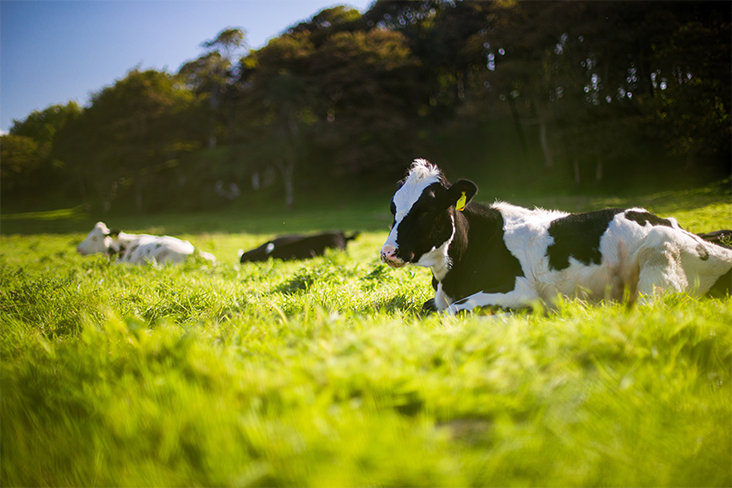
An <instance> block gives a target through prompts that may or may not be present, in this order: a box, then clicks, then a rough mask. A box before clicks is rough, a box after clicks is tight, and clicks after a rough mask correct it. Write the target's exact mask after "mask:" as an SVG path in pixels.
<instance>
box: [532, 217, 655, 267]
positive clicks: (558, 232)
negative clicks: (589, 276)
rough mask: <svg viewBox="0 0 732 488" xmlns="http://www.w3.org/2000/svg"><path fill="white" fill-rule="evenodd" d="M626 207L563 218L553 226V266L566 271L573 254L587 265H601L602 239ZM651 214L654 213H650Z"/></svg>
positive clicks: (549, 250)
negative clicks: (611, 223)
mask: <svg viewBox="0 0 732 488" xmlns="http://www.w3.org/2000/svg"><path fill="white" fill-rule="evenodd" d="M624 211H625V210H624V209H622V208H607V209H604V210H595V211H593V212H586V213H580V214H571V215H568V216H566V217H562V218H559V219H557V220H555V221H554V222H552V223H551V224H550V225H549V235H550V236H552V237H553V238H554V242H553V243H552V244H551V245H550V246H549V247H548V248H547V250H546V255H547V257H548V258H549V267H550V268H551V269H555V270H562V269H566V268H568V267H569V258H570V256H571V257H573V258H575V259H576V260H577V261H579V262H581V263H583V264H584V265H586V266H589V265H590V264H600V263H601V262H602V254H601V253H600V238H601V237H602V235H603V234H604V233H605V231H606V230H607V228H608V226H609V225H610V222H612V220H613V219H614V218H615V216H616V215H617V214H619V213H622V212H624ZM649 215H650V214H649Z"/></svg>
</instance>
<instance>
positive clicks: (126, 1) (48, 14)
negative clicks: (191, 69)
mask: <svg viewBox="0 0 732 488" xmlns="http://www.w3.org/2000/svg"><path fill="white" fill-rule="evenodd" d="M372 1H373V0H344V1H341V2H339V1H337V0H75V1H65V0H43V1H31V0H2V1H0V130H1V131H2V133H6V132H7V131H8V130H9V129H10V127H11V126H12V124H13V122H12V120H13V119H17V120H24V119H25V118H26V117H28V115H30V113H31V112H33V111H34V110H43V109H45V108H46V107H48V106H49V105H56V104H66V103H67V102H68V101H69V100H76V101H77V102H78V103H79V104H80V105H86V104H87V103H88V101H89V96H90V94H91V93H94V92H98V91H99V90H101V89H102V88H103V87H105V86H109V85H112V84H113V83H114V82H115V80H118V79H121V78H123V77H124V76H125V75H126V74H127V72H128V71H129V70H131V69H133V68H135V67H137V66H139V67H140V68H142V69H147V68H154V69H158V70H163V69H167V70H168V71H169V72H176V71H178V68H180V66H181V65H182V64H183V63H185V62H186V61H189V60H191V59H195V58H197V57H198V56H199V55H200V54H202V52H203V50H202V48H201V47H200V45H201V43H202V42H204V41H207V40H209V39H213V38H214V37H216V35H217V34H218V33H219V32H221V31H222V30H223V29H226V28H229V27H239V28H242V29H244V31H245V32H246V40H247V42H248V44H249V47H250V48H252V49H257V48H259V47H262V46H263V45H265V44H266V43H267V41H268V40H269V39H271V38H272V37H276V36H277V35H279V34H280V33H281V32H282V31H284V30H285V29H287V28H288V27H289V26H291V25H293V24H295V23H297V22H299V21H301V20H306V19H309V18H311V17H312V16H313V15H315V14H316V13H318V12H320V11H321V10H323V9H324V8H327V7H332V6H335V5H349V6H351V7H354V8H357V9H358V10H360V11H361V12H363V11H364V10H366V9H367V8H368V7H369V5H370V4H371V3H372Z"/></svg>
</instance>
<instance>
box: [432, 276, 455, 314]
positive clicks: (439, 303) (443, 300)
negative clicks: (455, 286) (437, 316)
mask: <svg viewBox="0 0 732 488" xmlns="http://www.w3.org/2000/svg"><path fill="white" fill-rule="evenodd" d="M451 303H452V298H450V297H449V296H447V295H446V294H445V291H444V290H443V289H442V283H437V290H435V307H437V310H439V311H440V312H442V311H443V310H445V309H446V308H447V307H449V306H450V304H451Z"/></svg>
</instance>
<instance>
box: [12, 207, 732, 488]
mask: <svg viewBox="0 0 732 488" xmlns="http://www.w3.org/2000/svg"><path fill="white" fill-rule="evenodd" d="M729 211H730V204H729V203H725V202H716V203H714V202H712V203H708V204H705V205H703V206H701V207H700V208H697V209H695V210H694V211H689V212H688V213H686V214H684V213H683V212H681V215H679V213H675V214H674V215H676V216H677V217H679V221H680V222H681V224H682V225H684V224H685V223H686V222H693V226H697V225H698V226H699V227H698V229H697V228H696V227H694V228H693V230H694V231H708V230H716V229H720V228H724V227H729V225H728V222H729V221H728V220H726V219H727V217H728V215H729V214H728V212H729ZM357 219H358V215H357V214H353V215H351V216H350V218H349V222H354V221H357ZM175 225H182V224H178V223H175ZM302 225H303V228H304V229H305V228H306V226H307V222H306V221H305V220H303V223H302ZM317 227H318V225H317V224H315V225H313V228H317ZM164 228H165V227H164V226H162V227H161V229H164ZM181 228H183V227H181ZM135 230H137V229H135ZM269 232H271V233H272V234H274V232H273V231H272V229H271V228H268V229H267V231H266V232H264V233H262V234H252V233H231V232H208V233H198V232H196V231H195V230H194V229H190V230H188V231H184V232H182V233H181V234H180V235H181V236H182V237H184V238H187V239H190V240H191V242H193V243H194V245H196V246H197V247H199V248H201V249H203V250H206V251H210V252H213V253H214V254H216V256H217V257H218V263H217V264H216V265H214V266H211V265H209V264H208V263H207V262H205V261H203V260H191V261H189V262H187V263H186V264H184V265H183V266H179V267H172V266H165V267H161V268H155V267H152V266H147V267H130V266H117V265H114V264H110V262H109V260H108V259H107V258H106V257H104V256H92V257H81V256H78V255H77V254H76V253H75V252H74V246H75V245H76V243H78V241H79V240H81V239H82V238H83V236H84V235H85V232H80V231H77V232H74V233H69V234H53V235H52V234H31V235H25V236H20V235H10V236H8V235H4V236H2V237H0V253H1V255H0V327H1V328H2V329H1V335H0V337H1V339H0V354H1V356H2V362H1V363H0V380H1V381H2V384H1V386H2V395H0V408H1V411H0V421H1V422H2V426H1V427H2V429H0V440H1V441H2V450H1V451H0V453H1V454H0V455H1V459H0V480H2V484H3V485H4V486H67V485H72V486H188V485H206V486H231V485H237V486H240V485H264V486H363V485H369V486H377V485H384V486H466V485H489V486H526V485H532V486H597V485H604V486H730V484H732V463H731V462H730V461H731V459H732V387H731V386H730V381H731V378H730V374H731V373H732V329H731V327H730V324H732V299H729V298H728V299H723V300H714V299H705V298H702V299H694V298H691V297H689V296H687V295H684V294H679V295H668V296H666V297H665V298H664V299H662V300H660V301H658V302H656V303H654V304H650V305H642V306H638V305H636V306H635V307H633V308H630V309H628V308H626V307H625V306H623V305H618V304H601V305H598V306H590V305H587V304H585V303H583V302H580V301H569V302H562V303H560V306H559V308H558V309H557V310H555V311H551V312H542V311H536V312H532V313H524V314H516V315H506V316H473V315H466V316H461V317H448V316H442V315H423V314H422V312H421V305H422V303H423V302H424V301H425V300H427V299H428V298H430V296H431V294H432V292H431V287H430V275H429V272H428V271H427V270H424V269H421V268H405V269H401V270H391V269H388V268H386V267H385V266H383V265H382V264H380V262H379V261H378V256H377V250H378V248H379V246H380V245H381V243H382V242H383V240H384V239H385V237H386V230H385V229H384V231H372V232H365V233H364V234H362V235H361V237H360V238H359V239H358V240H356V241H355V242H353V243H351V244H349V247H348V250H347V252H332V253H329V254H328V255H326V256H325V257H320V258H316V259H314V260H311V261H299V262H287V263H285V262H280V261H269V262H265V263H247V264H243V265H240V264H238V263H237V258H236V251H237V249H239V248H244V249H248V248H251V247H254V246H256V245H258V244H259V243H261V241H262V239H263V238H264V237H266V236H267V235H271V234H268V233H269Z"/></svg>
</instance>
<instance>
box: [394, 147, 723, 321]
mask: <svg viewBox="0 0 732 488" xmlns="http://www.w3.org/2000/svg"><path fill="white" fill-rule="evenodd" d="M477 190H478V188H477V186H476V185H475V183H473V182H472V181H469V180H459V181H457V182H456V183H455V184H454V185H451V184H450V183H449V182H448V181H447V179H446V178H445V176H444V174H443V173H442V171H441V170H440V169H439V168H438V167H437V166H433V165H432V164H430V163H428V162H427V161H425V160H421V159H419V160H416V161H415V162H414V163H413V164H412V166H411V167H410V169H409V172H408V174H407V176H406V178H405V179H404V180H402V181H401V182H400V186H399V189H398V190H397V192H396V193H395V194H394V197H393V198H392V201H391V212H392V214H393V215H394V222H393V225H392V229H391V232H390V233H389V237H388V238H387V239H386V242H385V243H384V245H383V247H382V248H381V259H382V260H383V261H384V262H385V263H386V264H387V265H389V266H391V267H393V268H399V267H402V266H404V265H405V264H407V263H412V264H416V265H419V266H425V267H429V268H431V270H432V276H433V278H432V285H433V287H434V289H435V297H434V299H432V300H430V301H428V302H427V303H425V308H426V309H432V310H438V311H446V312H447V313H455V312H459V311H461V310H468V311H469V310H472V309H473V308H475V307H500V308H504V309H515V308H528V307H531V306H532V304H533V303H535V302H537V301H543V302H545V303H548V304H552V303H553V302H554V300H555V299H556V298H557V296H560V295H564V296H569V297H577V296H579V297H584V298H587V299H588V300H591V301H597V300H602V299H604V298H616V299H622V298H623V297H624V296H625V294H626V293H629V295H630V296H629V299H630V300H633V299H635V297H636V296H638V295H641V296H645V297H651V296H653V295H656V294H658V293H663V292H666V291H671V292H689V293H691V294H692V295H702V294H705V293H707V292H709V291H710V290H714V291H715V292H719V293H729V292H730V288H731V287H732V277H731V276H732V275H731V271H732V250H730V249H727V248H725V247H723V246H721V245H717V244H715V243H714V242H713V241H715V240H716V239H718V238H719V236H718V234H719V233H718V232H717V233H715V232H713V233H709V234H704V235H703V236H704V238H702V237H700V236H697V235H694V234H692V233H690V232H687V231H685V230H683V229H682V228H681V227H679V224H678V223H677V222H676V220H675V219H673V218H660V217H657V216H655V215H653V214H650V213H649V212H647V211H645V210H643V209H640V208H629V209H620V208H608V209H604V210H597V211H594V212H587V213H581V214H568V213H564V212H559V211H553V210H552V211H550V210H543V209H538V208H537V209H533V210H532V209H527V208H522V207H517V206H515V205H510V204H508V203H503V202H496V203H494V204H493V205H483V204H480V203H474V202H471V199H472V198H473V196H474V195H475V194H476V192H477ZM721 233H724V232H721ZM705 239H709V240H710V241H712V242H709V241H707V240H705Z"/></svg>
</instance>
